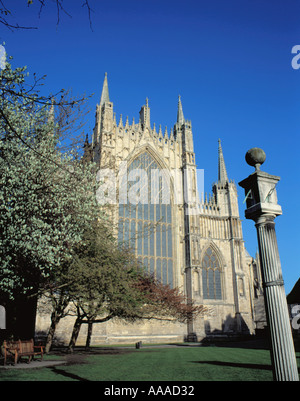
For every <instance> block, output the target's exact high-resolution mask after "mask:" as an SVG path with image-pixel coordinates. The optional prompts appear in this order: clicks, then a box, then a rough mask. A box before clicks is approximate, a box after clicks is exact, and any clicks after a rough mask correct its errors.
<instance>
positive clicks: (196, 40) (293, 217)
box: [0, 0, 300, 293]
mask: <svg viewBox="0 0 300 401" xmlns="http://www.w3.org/2000/svg"><path fill="white" fill-rule="evenodd" d="M26 3H27V2H26V0H9V1H8V0H6V5H7V7H8V8H10V9H11V10H12V15H11V18H10V21H11V22H18V23H19V24H20V25H26V26H36V27H38V29H34V30H17V31H14V32H11V31H9V30H8V29H7V28H5V27H4V26H0V41H1V42H5V48H6V51H7V53H8V54H9V55H11V56H13V57H14V60H13V66H15V67H16V66H23V65H26V66H28V70H29V72H30V73H31V74H33V73H34V72H35V73H36V74H37V75H39V76H42V75H44V74H46V75H47V78H46V81H45V86H44V87H43V88H42V91H43V92H44V93H55V92H57V91H59V90H60V89H61V88H65V89H68V88H72V89H73V93H75V94H78V95H81V94H83V93H86V94H92V93H94V96H93V97H92V98H91V99H90V100H89V105H90V107H91V110H92V111H91V113H90V116H89V118H88V123H87V128H86V129H87V130H90V132H91V130H92V128H93V126H94V111H95V106H96V103H97V102H99V100H100V95H101V89H102V83H103V79H104V74H105V72H107V73H108V83H109V92H110V98H111V101H112V102H113V103H114V111H115V112H116V115H117V120H118V119H119V118H120V114H122V115H123V121H125V120H124V119H125V118H126V116H127V115H128V116H129V122H131V121H132V118H133V117H134V118H135V120H136V121H137V120H138V116H139V114H138V113H139V110H140V108H141V106H142V105H143V104H145V99H146V97H148V98H149V106H150V108H151V123H152V124H153V123H154V122H155V124H156V127H158V126H159V124H161V125H162V128H163V129H164V128H165V126H167V127H168V131H169V132H170V129H171V127H172V126H173V125H174V123H175V121H176V115H177V102H178V95H179V94H180V95H181V99H182V104H183V112H184V116H185V118H187V119H189V120H191V121H192V127H193V134H194V141H195V153H196V163H197V166H198V168H200V169H205V190H206V191H207V192H210V191H211V185H212V183H213V182H214V181H215V180H216V179H217V155H218V138H221V140H222V147H223V152H224V157H225V162H226V167H227V172H228V176H229V177H230V179H232V180H234V181H235V182H236V183H238V182H239V181H241V180H242V179H244V178H246V177H247V176H248V175H249V174H250V173H252V171H253V168H251V167H250V166H248V165H247V164H246V162H245V159H244V156H245V153H246V151H247V150H248V149H250V148H252V147H261V148H263V149H264V151H265V152H266V155H267V159H266V162H265V164H264V165H263V168H262V169H263V170H264V171H267V172H268V173H270V174H274V175H279V176H280V177H281V181H280V182H279V184H278V186H277V190H278V200H279V203H280V204H281V206H282V209H283V215H282V216H280V217H277V219H276V232H277V239H278V245H279V251H280V257H281V263H282V269H283V277H284V280H285V289H286V292H287V293H288V292H289V291H290V290H291V289H292V287H293V285H294V284H295V282H296V281H297V279H298V278H299V276H300V274H299V272H300V267H299V256H298V247H300V246H299V239H300V238H299V237H300V236H299V229H298V226H299V225H300V217H299V212H298V210H299V209H298V205H299V200H300V190H299V173H300V171H299V145H300V143H299V126H298V124H297V122H298V115H299V106H300V101H299V98H300V90H299V89H300V88H299V82H300V69H299V70H295V69H293V68H292V66H291V61H292V58H293V57H294V55H293V54H292V53H291V49H292V47H293V46H295V45H300V24H299V14H300V3H299V1H298V0H286V1H284V2H283V1H278V0H272V1H269V0H251V1H250V0H226V1H225V0H209V1H203V0H185V1H184V2H183V1H178V0H148V1H137V0H126V1H124V0H111V1H109V2H105V1H100V0H90V5H91V7H92V9H93V12H92V26H93V30H91V29H90V26H89V20H88V16H87V12H86V9H84V8H82V7H81V4H82V0H64V5H65V9H66V10H67V11H68V12H69V13H70V14H71V16H72V18H70V17H69V16H67V15H64V14H63V13H62V14H61V15H60V23H59V25H57V13H56V7H55V4H54V3H53V2H51V1H49V2H47V3H48V4H47V6H46V7H45V8H44V10H43V11H42V14H41V16H40V17H39V16H38V10H39V6H38V2H37V0H34V2H33V5H32V6H30V7H29V8H28V7H27V6H26ZM238 193H239V202H240V215H241V218H242V220H243V231H244V238H245V242H246V248H247V250H248V252H249V253H250V254H251V255H253V256H254V255H255V252H256V249H257V238H256V230H255V227H254V222H253V221H249V220H245V219H244V207H245V205H244V204H243V199H244V193H243V190H242V188H240V187H238Z"/></svg>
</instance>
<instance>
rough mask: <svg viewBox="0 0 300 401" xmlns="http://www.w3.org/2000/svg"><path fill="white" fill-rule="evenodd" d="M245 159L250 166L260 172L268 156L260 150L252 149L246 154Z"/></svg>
mask: <svg viewBox="0 0 300 401" xmlns="http://www.w3.org/2000/svg"><path fill="white" fill-rule="evenodd" d="M245 159H246V162H247V163H248V164H249V165H250V166H254V167H255V169H256V170H259V169H260V166H261V165H262V164H263V163H264V162H265V160H266V154H265V152H264V151H263V150H262V149H260V148H252V149H249V150H248V152H247V153H246V156H245Z"/></svg>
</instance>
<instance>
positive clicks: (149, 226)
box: [119, 152, 174, 286]
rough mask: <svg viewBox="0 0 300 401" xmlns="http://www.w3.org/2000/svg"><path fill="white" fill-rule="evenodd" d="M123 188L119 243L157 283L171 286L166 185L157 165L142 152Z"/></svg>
mask: <svg viewBox="0 0 300 401" xmlns="http://www.w3.org/2000/svg"><path fill="white" fill-rule="evenodd" d="M125 186H126V189H127V197H126V198H127V199H126V202H123V203H119V242H122V243H125V244H128V245H129V246H130V247H131V248H132V249H133V250H134V251H135V253H136V255H137V257H138V259H139V260H140V261H141V262H142V263H143V264H144V265H145V266H146V268H147V269H148V271H149V272H150V273H151V274H153V275H154V276H155V277H156V278H157V279H158V280H160V281H161V282H163V283H164V284H170V285H171V286H173V284H174V275H173V236H172V210H171V200H170V186H169V183H168V182H167V181H165V176H164V174H163V171H162V169H161V168H160V167H159V165H158V164H157V163H156V162H155V160H154V159H153V158H152V157H151V156H150V154H149V153H147V152H145V153H142V154H141V155H139V156H138V157H137V158H136V159H134V160H133V161H132V163H131V164H130V165H129V166H128V169H127V176H126V181H125ZM166 186H167V187H168V188H167V187H166ZM123 188H124V185H123Z"/></svg>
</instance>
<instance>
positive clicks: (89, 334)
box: [85, 321, 93, 350]
mask: <svg viewBox="0 0 300 401" xmlns="http://www.w3.org/2000/svg"><path fill="white" fill-rule="evenodd" d="M92 332H93V321H89V322H88V329H87V335H86V343H85V349H86V350H88V349H89V348H90V345H91V339H92Z"/></svg>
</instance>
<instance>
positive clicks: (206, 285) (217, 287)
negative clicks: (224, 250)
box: [202, 248, 222, 299]
mask: <svg viewBox="0 0 300 401" xmlns="http://www.w3.org/2000/svg"><path fill="white" fill-rule="evenodd" d="M202 287H203V299H222V284H221V267H220V264H219V261H218V259H217V257H216V255H215V252H214V251H213V250H212V249H211V248H208V249H207V250H206V252H205V255H204V258H203V260H202Z"/></svg>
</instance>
